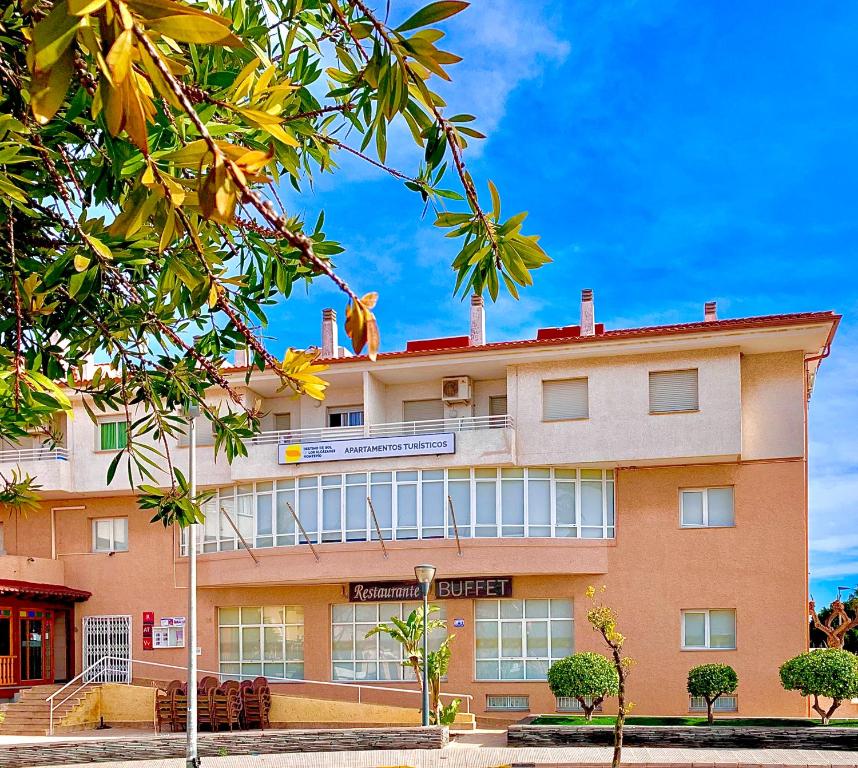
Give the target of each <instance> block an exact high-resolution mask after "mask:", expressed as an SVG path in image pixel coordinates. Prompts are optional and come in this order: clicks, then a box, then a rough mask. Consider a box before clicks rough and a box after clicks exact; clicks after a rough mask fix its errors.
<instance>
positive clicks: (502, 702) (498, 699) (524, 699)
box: [486, 695, 530, 712]
mask: <svg viewBox="0 0 858 768" xmlns="http://www.w3.org/2000/svg"><path fill="white" fill-rule="evenodd" d="M486 709H487V710H490V711H492V710H501V711H503V710H506V711H507V712H528V711H529V710H530V696H497V695H493V696H486Z"/></svg>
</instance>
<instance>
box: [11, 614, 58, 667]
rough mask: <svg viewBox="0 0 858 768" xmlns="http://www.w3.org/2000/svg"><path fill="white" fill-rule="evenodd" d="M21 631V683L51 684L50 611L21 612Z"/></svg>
mask: <svg viewBox="0 0 858 768" xmlns="http://www.w3.org/2000/svg"><path fill="white" fill-rule="evenodd" d="M18 621H19V624H20V629H21V634H20V637H21V656H20V673H21V682H22V683H24V682H27V683H42V682H53V679H54V669H53V657H54V654H53V649H52V642H53V623H54V622H53V617H52V615H51V612H50V611H30V610H22V611H20V615H19V617H18Z"/></svg>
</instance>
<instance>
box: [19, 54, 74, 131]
mask: <svg viewBox="0 0 858 768" xmlns="http://www.w3.org/2000/svg"><path fill="white" fill-rule="evenodd" d="M73 68H74V59H73V53H72V50H71V48H68V49H67V50H66V52H65V53H64V54H63V55H62V56H61V57H60V58H59V60H58V61H57V62H56V63H55V64H54V66H53V67H51V69H50V70H48V71H47V72H38V73H36V74H35V75H33V80H32V83H31V85H30V109H32V110H33V116H34V117H35V118H36V121H37V122H38V123H40V124H41V125H45V123H47V122H48V121H50V119H51V118H52V117H53V116H54V115H55V114H56V113H57V110H58V109H59V108H60V107H61V106H62V105H63V101H65V98H66V93H67V92H68V89H69V81H70V80H71V77H72V72H73Z"/></svg>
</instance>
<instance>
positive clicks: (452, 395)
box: [441, 376, 471, 403]
mask: <svg viewBox="0 0 858 768" xmlns="http://www.w3.org/2000/svg"><path fill="white" fill-rule="evenodd" d="M441 399H442V400H443V401H444V402H445V403H466V402H468V401H469V400H470V399H471V379H470V377H469V376H451V377H449V378H447V379H442V380H441Z"/></svg>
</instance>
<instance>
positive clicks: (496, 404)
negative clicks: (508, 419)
mask: <svg viewBox="0 0 858 768" xmlns="http://www.w3.org/2000/svg"><path fill="white" fill-rule="evenodd" d="M508 413H509V411H508V410H507V400H506V395H491V396H490V397H489V416H506V415H507V414H508Z"/></svg>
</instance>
